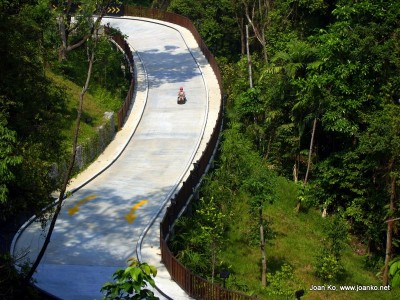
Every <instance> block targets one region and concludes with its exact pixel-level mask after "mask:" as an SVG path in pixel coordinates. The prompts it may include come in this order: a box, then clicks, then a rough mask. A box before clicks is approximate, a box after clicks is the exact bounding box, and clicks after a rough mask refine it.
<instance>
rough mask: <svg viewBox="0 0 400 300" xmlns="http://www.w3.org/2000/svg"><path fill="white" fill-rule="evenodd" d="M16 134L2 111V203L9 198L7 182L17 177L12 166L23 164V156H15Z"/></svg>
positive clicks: (0, 157)
mask: <svg viewBox="0 0 400 300" xmlns="http://www.w3.org/2000/svg"><path fill="white" fill-rule="evenodd" d="M15 145H16V134H15V131H12V130H10V129H8V128H7V120H6V118H5V116H4V115H3V114H2V113H1V112H0V203H4V202H6V201H7V200H8V187H7V184H8V183H9V182H10V181H12V180H14V179H15V175H14V173H13V171H12V167H14V166H16V165H19V164H21V162H22V158H21V156H15V155H14V153H15Z"/></svg>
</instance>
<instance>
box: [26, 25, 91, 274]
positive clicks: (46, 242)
mask: <svg viewBox="0 0 400 300" xmlns="http://www.w3.org/2000/svg"><path fill="white" fill-rule="evenodd" d="M96 35H97V32H96ZM95 47H96V43H95V46H94V49H92V53H91V55H90V57H89V67H88V72H87V77H86V82H85V86H84V87H83V88H82V92H81V94H80V97H79V107H78V115H77V117H76V125H75V133H74V141H73V147H72V152H71V157H70V161H69V166H68V169H67V172H66V174H65V177H64V181H63V184H62V187H61V191H60V197H59V199H58V203H57V205H56V209H55V211H54V215H53V218H52V220H51V223H50V226H49V230H48V232H47V235H46V238H45V240H44V243H43V246H42V248H41V249H40V252H39V254H38V256H37V258H36V260H35V262H34V263H33V265H32V267H31V269H30V270H29V272H28V273H27V275H26V276H25V281H26V282H29V281H30V280H31V278H32V276H33V274H34V273H35V272H36V269H37V267H38V266H39V264H40V261H41V260H42V258H43V256H44V253H45V252H46V249H47V246H48V245H49V243H50V239H51V235H52V233H53V230H54V227H55V225H56V221H57V218H58V215H59V214H60V211H61V207H62V204H63V202H64V196H65V192H66V190H67V186H68V182H69V180H70V178H71V173H72V169H73V167H74V163H75V156H76V148H77V145H78V136H79V128H80V122H81V116H82V110H83V109H82V108H83V98H84V96H85V94H86V92H87V90H88V88H89V82H90V78H91V76H92V69H93V62H94V53H95Z"/></svg>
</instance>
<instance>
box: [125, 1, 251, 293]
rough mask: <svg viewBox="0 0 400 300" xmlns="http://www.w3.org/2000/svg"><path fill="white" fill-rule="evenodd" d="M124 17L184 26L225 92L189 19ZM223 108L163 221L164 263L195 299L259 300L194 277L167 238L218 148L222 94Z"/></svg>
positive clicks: (157, 14) (142, 12)
mask: <svg viewBox="0 0 400 300" xmlns="http://www.w3.org/2000/svg"><path fill="white" fill-rule="evenodd" d="M124 9H125V15H129V16H135V17H144V18H151V19H157V20H162V21H166V22H169V23H173V24H177V25H180V26H182V27H185V28H187V29H188V30H189V31H190V32H191V33H192V34H193V36H194V37H195V39H196V41H197V44H198V45H199V47H200V49H201V51H202V52H203V54H204V56H205V57H206V58H207V60H208V62H209V64H210V66H211V68H212V69H213V71H214V74H215V76H216V77H217V81H218V84H219V86H220V91H222V80H221V74H220V71H219V68H218V65H217V62H216V60H215V58H214V56H213V55H212V54H211V52H210V51H209V50H208V48H207V46H206V45H205V43H204V41H203V40H202V38H201V37H200V34H199V33H198V31H197V29H196V28H195V27H194V25H193V23H192V22H191V21H190V20H189V19H188V18H186V17H183V16H180V15H177V14H174V13H170V12H165V11H162V10H158V9H148V8H141V7H133V6H125V8H124ZM220 97H221V105H220V109H219V114H218V118H217V121H216V124H215V126H214V129H213V132H212V135H211V138H210V140H209V142H208V143H207V145H206V148H205V150H204V152H203V154H202V156H201V158H200V159H199V160H198V161H197V162H196V163H194V168H193V169H192V171H191V172H190V175H189V176H188V178H187V179H186V181H185V182H184V183H183V185H182V187H181V189H180V190H179V191H178V193H176V194H175V195H174V196H173V198H172V199H171V205H170V206H169V207H168V208H167V210H166V213H165V215H164V217H163V220H162V221H161V224H160V248H161V257H162V261H163V263H164V265H165V267H166V268H167V270H168V272H169V273H170V275H171V278H172V279H173V280H174V281H175V282H176V283H177V284H178V285H179V286H180V287H181V288H182V289H183V290H185V291H186V292H187V294H188V295H189V296H191V297H193V298H195V299H204V300H214V299H221V300H231V299H232V300H247V299H257V298H256V297H251V296H247V295H244V294H241V293H238V292H234V291H230V290H227V289H225V288H222V287H221V286H219V285H217V284H213V283H211V282H209V281H207V280H205V279H203V278H200V277H199V276H197V275H195V274H194V273H193V272H191V271H190V270H189V269H187V268H185V267H184V266H183V265H182V264H181V263H180V262H179V261H178V260H177V259H176V258H175V256H174V255H173V253H172V252H171V251H170V249H169V248H168V244H167V241H166V239H167V237H168V236H169V235H170V231H171V230H172V227H173V225H174V222H175V220H176V219H177V218H178V216H179V215H180V213H181V212H182V211H183V210H184V209H185V207H186V206H187V204H188V201H189V199H190V198H191V196H192V195H193V193H194V192H195V190H196V188H198V185H199V183H200V182H201V180H202V177H203V176H204V174H205V172H206V170H207V167H208V166H209V164H210V162H211V160H212V159H213V155H214V153H215V150H216V148H217V145H218V141H219V136H220V132H221V129H222V120H223V114H222V113H223V101H222V95H220Z"/></svg>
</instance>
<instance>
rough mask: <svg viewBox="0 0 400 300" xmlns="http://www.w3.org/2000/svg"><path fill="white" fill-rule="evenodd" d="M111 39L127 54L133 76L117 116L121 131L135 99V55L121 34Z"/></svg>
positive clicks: (114, 35)
mask: <svg viewBox="0 0 400 300" xmlns="http://www.w3.org/2000/svg"><path fill="white" fill-rule="evenodd" d="M111 38H112V39H113V40H114V42H115V43H116V44H118V46H119V47H120V48H121V49H122V51H124V53H125V57H126V58H127V59H128V61H129V65H130V68H131V70H130V72H131V74H132V76H131V82H130V84H129V90H128V93H127V95H126V97H125V100H124V103H123V104H122V107H121V108H120V110H119V111H118V114H117V116H118V117H117V119H118V120H117V126H118V130H121V128H122V126H123V125H124V121H125V118H126V115H127V114H128V111H129V108H130V106H131V103H132V98H133V92H134V88H135V78H134V62H133V55H132V51H131V49H130V47H129V45H128V43H127V42H126V41H125V39H124V38H123V37H122V36H121V35H120V34H113V35H112V36H111Z"/></svg>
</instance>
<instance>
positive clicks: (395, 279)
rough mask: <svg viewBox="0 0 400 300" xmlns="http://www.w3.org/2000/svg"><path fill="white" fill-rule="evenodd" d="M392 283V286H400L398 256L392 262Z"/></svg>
mask: <svg viewBox="0 0 400 300" xmlns="http://www.w3.org/2000/svg"><path fill="white" fill-rule="evenodd" d="M389 265H390V270H389V275H390V284H391V286H392V287H394V288H395V287H400V257H396V258H395V259H393V260H392V261H391V262H390V264H389Z"/></svg>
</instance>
